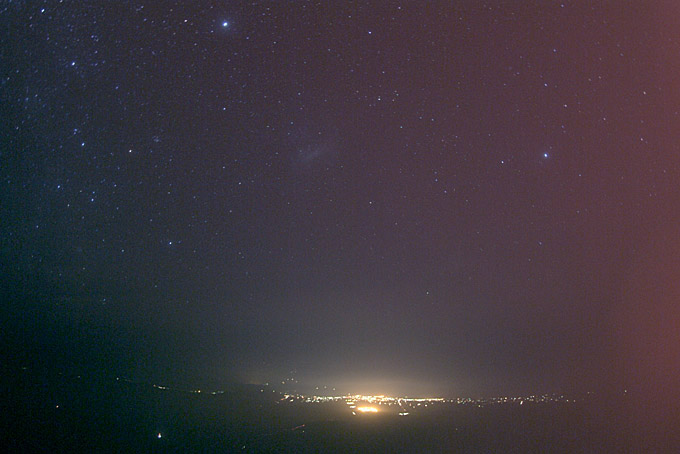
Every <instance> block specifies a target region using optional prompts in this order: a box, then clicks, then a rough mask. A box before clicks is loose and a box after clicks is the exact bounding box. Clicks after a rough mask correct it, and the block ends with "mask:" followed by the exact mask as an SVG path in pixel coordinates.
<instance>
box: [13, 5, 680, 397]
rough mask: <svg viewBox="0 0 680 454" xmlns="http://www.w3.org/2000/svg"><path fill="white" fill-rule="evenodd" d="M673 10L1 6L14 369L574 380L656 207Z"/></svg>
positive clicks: (666, 147) (596, 375) (666, 224)
mask: <svg viewBox="0 0 680 454" xmlns="http://www.w3.org/2000/svg"><path fill="white" fill-rule="evenodd" d="M673 18H677V11H675V10H674V9H673V8H672V7H671V6H665V5H664V4H663V2H651V3H650V4H647V5H632V4H628V5H625V6H621V5H618V4H617V5H614V4H612V5H608V4H606V5H599V6H593V5H590V4H588V3H587V2H548V3H545V2H517V3H515V4H499V3H496V2H488V3H479V2H457V3H441V4H440V3H437V2H434V3H427V4H422V3H421V2H397V1H390V2H358V3H355V2H348V3H342V4H336V3H326V2H313V1H300V2H285V3H279V2H229V3H219V2H209V1H198V2H165V3H163V4H162V5H160V4H156V3H154V2H151V3H144V2H136V1H125V2H117V3H115V4H108V3H106V4H105V3H102V2H95V1H80V2H70V3H55V2H6V3H5V4H4V5H3V6H2V9H0V24H1V27H0V33H1V35H0V42H1V43H2V44H1V45H0V59H1V60H2V61H3V62H4V64H3V65H2V70H1V74H0V76H1V78H0V96H1V107H0V109H1V110H0V112H1V113H0V116H1V117H2V126H1V127H2V132H1V134H0V136H1V137H2V140H1V144H2V148H1V151H0V153H1V154H0V185H1V189H0V198H1V200H2V203H1V204H0V219H1V220H0V244H1V255H0V257H1V260H2V263H3V275H4V277H3V288H4V291H3V292H4V295H5V297H4V298H5V300H6V301H7V302H8V305H7V307H8V309H6V310H5V312H6V314H5V315H4V316H3V318H4V319H5V320H6V322H5V325H7V326H13V327H14V329H13V330H12V333H14V334H13V335H12V336H13V337H12V339H13V341H12V342H14V344H12V345H14V346H15V350H17V351H19V352H20V353H17V356H22V355H25V354H26V353H25V351H28V348H26V350H24V348H23V347H21V348H19V347H18V346H22V345H25V343H26V342H29V341H28V340H27V338H26V335H25V334H24V333H25V332H26V330H28V329H29V328H30V329H34V330H36V332H37V333H38V334H37V335H36V337H35V339H34V340H32V341H31V342H34V344H35V346H34V347H31V348H34V349H39V345H42V344H52V345H54V347H53V349H54V350H55V351H61V350H64V351H66V350H68V349H71V348H74V349H75V350H76V351H79V349H82V350H84V351H88V352H89V353H87V355H86V356H87V357H90V356H92V357H97V358H100V357H105V358H107V359H106V361H112V362H113V363H115V364H116V366H115V367H120V368H123V369H127V370H134V371H135V373H137V374H140V375H149V376H154V375H163V374H169V375H172V374H180V375H181V374H186V375H190V376H199V377H204V376H210V377H212V378H220V379H226V378H227V377H234V376H236V377H239V378H240V379H244V380H255V379H261V378H262V379H263V380H264V379H265V378H266V379H269V377H274V376H276V375H277V374H279V373H281V371H287V370H290V369H296V370H298V371H300V373H301V374H302V375H305V374H306V375H307V376H308V377H316V378H319V379H321V378H322V379H323V380H326V381H328V380H330V378H329V377H334V376H335V377H338V376H340V375H339V374H342V373H345V374H346V375H347V376H352V377H355V376H356V377H359V376H362V374H363V373H368V374H369V375H371V374H373V375H376V376H378V377H387V376H389V377H395V376H397V377H403V379H404V380H405V381H409V380H412V381H425V382H432V383H434V384H437V385H442V384H445V385H442V386H451V387H452V389H456V390H470V391H480V390H489V389H492V390H496V389H498V390H506V389H513V390H514V389H522V390H523V389H525V388H522V387H523V386H539V387H543V388H546V389H547V390H549V391H553V390H559V389H561V388H560V387H563V386H567V385H573V383H575V382H579V381H581V380H582V379H583V377H582V376H578V375H577V373H576V372H574V371H579V372H578V374H581V373H582V374H583V376H585V377H589V379H591V380H592V381H597V380H599V379H600V378H602V376H601V374H602V373H601V372H599V370H600V365H601V364H602V363H603V362H605V361H610V360H612V359H611V358H612V356H610V355H611V352H610V350H607V348H609V347H606V345H608V344H607V342H608V339H611V338H616V336H617V333H618V331H617V329H618V327H619V326H620V325H619V324H618V322H616V323H614V322H612V320H613V319H616V320H618V319H617V318H616V316H613V315H612V314H616V313H618V311H619V310H623V309H621V308H626V307H628V306H626V305H627V304H632V305H633V306H634V305H635V304H634V303H630V302H628V300H626V296H625V295H624V293H625V292H624V291H623V290H622V289H624V288H626V286H627V285H628V282H630V273H631V269H632V268H633V267H634V265H633V264H634V263H637V262H636V261H637V260H638V258H639V257H646V255H645V254H646V252H645V251H646V246H645V245H646V244H648V241H650V238H654V235H656V233H654V232H657V230H655V229H657V228H658V229H660V230H662V231H664V232H666V231H667V230H664V229H666V228H667V229H670V230H672V229H673V226H674V225H675V220H676V219H677V217H676V214H677V211H678V208H679V207H680V205H679V203H678V192H677V184H676V181H677V178H678V176H679V167H678V164H679V163H680V158H679V156H680V155H679V154H678V150H677V147H678V143H680V142H678V140H677V139H678V137H677V136H678V131H680V129H679V128H678V127H679V126H680V125H679V124H678V121H679V116H678V115H679V114H678V107H677V106H678V101H679V100H680V93H678V87H680V86H679V85H678V84H677V83H676V82H675V81H674V75H675V74H677V69H678V66H679V65H680V59H679V58H678V56H677V55H678V53H677V51H678V46H679V44H678V38H677V36H676V35H675V34H674V32H673V27H672V22H673ZM670 230H668V231H670ZM659 235H660V234H659ZM664 235H666V233H664ZM667 235H668V236H669V237H670V238H674V235H673V234H667ZM670 242H671V243H672V244H675V245H677V241H676V240H670ZM669 247H673V246H671V245H669ZM661 285H665V284H663V283H662V284H661ZM10 301H14V303H12V304H9V302H10ZM19 301H21V302H19ZM658 307H659V308H660V309H659V310H661V311H665V310H667V308H668V306H667V305H666V303H664V302H660V303H658ZM30 314H42V315H39V316H38V315H36V318H35V320H33V321H31V320H32V316H31V315H30ZM674 314H676V315H677V313H676V312H674ZM623 318H624V320H628V319H627V318H626V316H623ZM27 320H28V321H27ZM81 323H84V326H85V328H82V327H80V326H81V325H80V324H81ZM624 325H625V323H624ZM54 326H57V327H61V328H59V329H53V328H50V327H54ZM79 327H80V328H79ZM59 330H62V331H65V332H67V333H69V334H68V335H67V336H64V337H65V338H67V340H64V339H62V338H61V337H60V336H61V335H57V334H54V332H62V331H59ZM50 333H51V334H50ZM92 339H94V341H93V340H92ZM111 339H114V340H113V341H111ZM102 344H107V345H108V347H107V350H106V352H107V353H101V352H100V350H98V349H99V348H100V347H99V346H100V345H102ZM88 345H89V346H88ZM603 346H604V347H603ZM88 348H89V349H90V350H88ZM616 348H617V347H614V349H615V350H616ZM64 355H66V356H68V354H64ZM88 355H89V356H88ZM102 355H104V356H102ZM612 361H613V360H612ZM404 364H408V366H404ZM369 365H370V366H369ZM112 367H113V366H112ZM367 370H368V372H367ZM532 389H533V388H532Z"/></svg>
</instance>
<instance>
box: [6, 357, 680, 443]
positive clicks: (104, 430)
mask: <svg viewBox="0 0 680 454" xmlns="http://www.w3.org/2000/svg"><path fill="white" fill-rule="evenodd" d="M5 372H6V373H4V374H3V380H2V388H3V389H2V392H3V396H4V398H3V403H2V408H1V409H0V410H1V415H2V416H1V418H0V421H1V423H2V426H1V427H0V429H1V430H0V432H2V433H3V434H4V435H2V437H3V439H2V440H0V442H1V443H2V445H3V446H6V447H8V448H9V449H10V451H13V452H470V453H474V452H639V451H640V450H644V451H656V452H675V451H677V449H676V448H678V447H680V444H679V443H678V439H677V437H676V438H674V436H673V434H672V433H670V432H668V431H665V430H662V429H660V430H659V431H657V432H656V433H654V432H650V433H644V432H643V431H641V430H640V427H638V426H637V422H636V419H635V418H634V417H632V416H633V415H631V414H630V412H631V410H632V409H631V408H630V407H629V406H627V405H626V404H625V401H624V400H616V399H614V400H611V401H608V402H609V403H607V404H605V403H604V401H599V402H598V401H597V400H596V399H593V398H591V399H589V400H582V401H580V402H577V403H575V404H574V403H564V402H552V403H543V404H531V405H517V404H502V405H492V406H486V407H481V408H480V407H477V406H474V405H453V404H451V405H443V406H441V407H439V408H438V409H436V410H430V411H427V412H420V413H416V414H411V415H409V416H405V417H399V416H396V415H395V414H389V415H388V414H377V415H366V416H352V415H351V413H350V412H349V411H347V408H346V405H345V404H339V403H338V404H332V403H329V404H305V403H296V404H290V403H281V402H280V401H279V398H280V396H279V395H278V394H277V393H274V392H272V391H271V390H270V389H267V388H264V387H259V386H245V385H232V386H230V387H228V388H227V389H224V390H220V391H223V392H220V393H217V394H212V393H211V392H207V391H206V390H202V392H201V393H197V392H190V391H191V390H187V389H185V390H172V389H160V388H157V387H154V386H153V385H152V384H142V383H134V382H130V381H126V380H125V379H123V378H121V379H119V380H116V378H115V377H97V376H92V375H89V376H80V377H78V376H77V375H69V376H66V375H60V374H57V375H56V376H55V375H51V376H45V375H40V374H34V373H31V371H30V370H17V371H7V370H6V371H5ZM193 391H196V390H193ZM159 434H160V438H159V436H158V435H159Z"/></svg>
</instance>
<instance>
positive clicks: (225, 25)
mask: <svg viewBox="0 0 680 454" xmlns="http://www.w3.org/2000/svg"><path fill="white" fill-rule="evenodd" d="M228 26H229V22H227V21H226V20H225V21H224V22H222V27H223V28H227V27H228Z"/></svg>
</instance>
